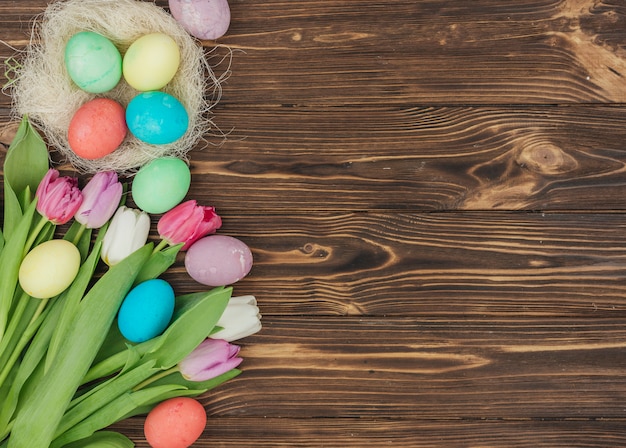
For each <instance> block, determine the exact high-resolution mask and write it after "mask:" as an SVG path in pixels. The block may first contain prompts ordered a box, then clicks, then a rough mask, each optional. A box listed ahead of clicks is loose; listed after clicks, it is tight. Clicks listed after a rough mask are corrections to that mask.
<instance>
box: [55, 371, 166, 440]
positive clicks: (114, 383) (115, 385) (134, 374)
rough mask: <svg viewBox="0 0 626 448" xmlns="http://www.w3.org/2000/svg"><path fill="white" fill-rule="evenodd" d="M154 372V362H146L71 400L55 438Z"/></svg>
mask: <svg viewBox="0 0 626 448" xmlns="http://www.w3.org/2000/svg"><path fill="white" fill-rule="evenodd" d="M156 372H158V369H155V368H154V362H147V363H145V364H142V365H140V366H139V367H136V368H134V369H132V370H130V371H128V372H126V373H123V374H120V375H117V376H115V377H113V378H110V379H109V380H107V381H105V382H103V383H101V384H99V385H98V386H97V387H95V388H94V389H92V390H91V391H90V392H89V393H87V394H85V395H82V396H81V397H79V398H77V399H75V400H73V401H72V403H71V404H70V407H69V409H68V411H67V412H66V413H65V415H63V418H62V420H61V422H60V424H59V426H58V427H57V430H56V432H55V438H56V437H59V436H60V435H61V434H63V433H64V432H66V431H69V430H70V429H72V428H73V427H74V426H76V425H77V424H78V423H80V422H81V421H83V420H84V419H86V418H87V417H89V416H90V415H91V414H93V413H94V412H96V411H97V410H98V409H100V408H102V407H104V406H106V405H107V404H108V403H110V402H111V401H113V400H114V399H116V398H117V397H119V396H120V395H122V394H124V393H126V392H128V391H129V390H131V389H132V388H133V387H135V386H136V385H138V384H139V383H141V382H142V381H144V380H146V379H147V378H149V377H151V376H152V375H154V374H155V373H156Z"/></svg>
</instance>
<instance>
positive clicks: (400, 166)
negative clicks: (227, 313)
mask: <svg viewBox="0 0 626 448" xmlns="http://www.w3.org/2000/svg"><path fill="white" fill-rule="evenodd" d="M47 3H48V1H46V0H25V1H11V0H0V41H2V42H3V44H2V43H0V59H6V58H9V57H10V56H14V55H16V54H18V55H19V53H16V51H21V50H23V49H24V48H25V46H26V45H27V43H28V41H29V39H30V30H31V25H32V22H33V20H34V18H35V17H36V15H37V14H39V13H41V12H42V11H43V10H44V9H45V7H46V5H47ZM156 4H158V5H160V6H163V7H166V8H167V1H166V0H158V1H156ZM229 4H230V6H231V12H232V21H231V27H230V29H229V31H228V33H227V35H226V36H224V37H223V38H222V39H220V40H219V41H218V42H212V41H205V42H202V45H204V47H205V48H206V51H207V53H210V54H211V56H212V59H211V61H212V63H213V64H214V68H215V71H216V73H217V74H218V75H224V76H225V77H226V79H225V81H224V82H223V84H222V88H223V90H222V96H221V98H220V101H219V103H218V104H217V105H216V106H215V107H214V108H213V109H212V111H211V112H212V118H213V121H214V123H215V128H214V129H213V132H212V133H211V134H210V135H207V136H206V142H202V143H201V144H199V146H198V148H197V149H196V150H194V151H193V152H192V153H191V154H190V156H191V160H190V166H191V169H192V179H193V181H192V186H191V190H190V192H189V197H190V198H194V199H197V200H198V201H199V202H201V203H204V204H207V205H214V206H216V208H217V210H218V212H219V213H220V215H221V216H222V218H223V221H224V224H223V227H222V229H220V232H221V233H223V234H228V235H231V236H235V237H237V238H240V239H241V240H243V241H244V242H245V243H247V244H248V245H249V246H250V248H251V249H252V251H253V255H254V260H255V263H254V266H253V269H252V271H251V273H250V275H249V276H248V277H246V278H245V279H243V280H241V281H240V282H238V283H237V284H236V285H235V289H234V293H235V295H244V294H253V295H255V296H256V297H257V299H258V301H259V305H260V307H261V312H262V313H263V323H264V328H263V330H262V331H261V332H260V333H258V334H257V335H254V336H252V337H250V338H247V339H245V340H242V341H240V344H241V346H242V351H241V354H242V356H243V357H244V362H243V364H242V365H241V367H242V369H243V374H242V375H241V376H239V377H237V378H236V379H234V380H232V381H230V382H228V383H227V384H224V385H222V386H220V387H219V388H217V389H215V390H214V391H212V392H211V393H209V394H207V395H205V396H203V397H202V398H201V401H202V403H203V404H204V405H205V407H206V409H207V413H208V415H209V424H208V425H207V428H206V430H205V433H204V434H203V437H202V438H201V440H199V441H198V442H197V443H196V444H194V446H197V447H209V446H223V447H235V446H236V447H264V446H267V447H274V446H289V447H338V446H346V447H363V446H389V445H396V446H402V447H418V448H421V447H446V448H447V447H457V446H458V447H490V448H491V447H544V446H545V447H554V446H567V447H620V446H626V437H625V435H624V434H625V431H624V429H625V428H626V414H625V412H626V411H625V410H626V407H625V403H626V376H625V374H624V372H625V371H626V358H625V357H624V350H625V349H626V299H625V297H626V294H625V292H626V213H625V211H626V209H625V204H626V200H625V198H626V176H625V171H626V170H625V166H626V151H625V149H624V142H625V141H626V27H625V26H626V4H625V3H624V2H623V1H621V0H518V1H515V2H513V1H508V2H502V1H501V0H500V1H496V0H473V1H471V2H462V1H453V0H393V1H387V2H380V1H373V0H354V1H349V2H341V1H332V0H299V1H297V2H287V1H283V0H268V1H252V0H230V1H229ZM1 72H2V71H0V73H1ZM5 81H6V77H3V76H2V75H1V74H0V83H1V84H4V83H5ZM5 92H6V93H7V94H9V93H10V90H6V91H5ZM211 94H213V92H207V95H211ZM10 105H11V98H10V96H9V95H0V143H1V144H2V146H0V162H1V161H2V160H3V159H4V154H5V150H6V145H7V144H8V143H9V142H10V140H11V138H12V137H13V135H14V134H15V130H16V126H17V124H16V120H15V117H13V116H12V114H11V109H10ZM52 157H53V160H54V161H55V163H58V165H57V166H58V167H59V168H60V169H62V170H68V171H69V170H71V167H69V166H67V165H66V164H64V163H63V161H62V160H59V159H58V158H57V157H55V155H54V154H53V155H52ZM130 203H131V204H132V198H130ZM153 219H154V222H156V219H157V218H156V217H154V218H153ZM151 237H152V238H153V239H156V238H157V235H156V233H155V232H154V231H153V234H152V235H151ZM164 278H166V279H167V280H169V281H170V282H172V284H173V285H174V286H175V288H176V290H177V291H178V292H180V293H184V292H190V291H197V290H198V287H199V285H198V284H196V283H194V282H193V281H192V280H191V279H190V278H189V277H188V276H187V275H186V273H185V271H184V267H183V257H182V255H181V256H180V257H179V259H178V261H177V263H176V264H175V266H174V268H173V269H172V270H171V271H169V272H168V273H167V274H165V275H164ZM142 423H143V419H142V418H141V417H137V418H133V419H130V420H127V421H124V422H121V423H118V424H116V425H115V426H114V428H115V429H117V430H120V431H122V432H124V433H125V434H128V435H129V436H131V437H132V439H133V440H134V441H135V443H136V444H137V446H138V447H140V448H146V447H147V446H148V445H147V443H146V442H145V440H144V437H143V434H142V426H141V425H142Z"/></svg>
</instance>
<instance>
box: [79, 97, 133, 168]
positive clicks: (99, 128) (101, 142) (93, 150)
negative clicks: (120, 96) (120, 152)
mask: <svg viewBox="0 0 626 448" xmlns="http://www.w3.org/2000/svg"><path fill="white" fill-rule="evenodd" d="M126 130H127V127H126V111H125V110H124V108H123V107H122V105H121V104H119V103H118V102H116V101H114V100H112V99H109V98H96V99H94V100H91V101H88V102H86V103H85V104H83V105H82V106H81V107H80V108H79V109H78V110H77V111H76V113H75V114H74V116H73V117H72V120H71V121H70V125H69V128H68V131H67V140H68V143H69V144H70V148H71V149H72V151H73V152H74V153H75V154H76V155H77V156H79V157H82V158H83V159H89V160H93V159H99V158H101V157H104V156H106V155H107V154H110V153H112V152H113V151H115V150H116V149H117V148H118V147H119V146H120V145H121V144H122V141H123V140H124V137H126Z"/></svg>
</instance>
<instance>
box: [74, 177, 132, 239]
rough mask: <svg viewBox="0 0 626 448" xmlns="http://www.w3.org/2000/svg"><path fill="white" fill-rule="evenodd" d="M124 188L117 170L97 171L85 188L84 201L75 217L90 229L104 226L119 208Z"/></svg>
mask: <svg viewBox="0 0 626 448" xmlns="http://www.w3.org/2000/svg"><path fill="white" fill-rule="evenodd" d="M122 190H123V187H122V184H121V183H120V182H119V181H118V179H117V173H116V172H115V171H101V172H98V173H96V174H95V175H94V176H93V177H92V178H91V180H90V181H89V182H87V185H85V188H83V203H82V204H81V205H80V207H79V208H78V210H77V211H76V214H75V215H74V219H76V221H78V222H79V223H81V224H82V225H84V226H85V227H87V228H88V229H98V228H100V227H102V226H103V225H104V224H105V223H106V222H107V221H108V220H109V219H111V216H113V213H115V211H116V210H117V208H118V206H119V203H120V199H121V198H122Z"/></svg>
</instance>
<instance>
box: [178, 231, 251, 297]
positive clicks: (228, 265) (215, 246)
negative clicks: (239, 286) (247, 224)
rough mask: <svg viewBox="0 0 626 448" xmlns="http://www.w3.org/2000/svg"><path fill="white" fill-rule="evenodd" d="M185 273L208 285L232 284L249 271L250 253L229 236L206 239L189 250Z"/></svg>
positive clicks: (241, 243) (186, 256) (245, 247)
mask: <svg viewBox="0 0 626 448" xmlns="http://www.w3.org/2000/svg"><path fill="white" fill-rule="evenodd" d="M185 268H186V269H187V273H188V274H189V275H190V276H191V278H193V279H194V280H195V281H197V282H198V283H202V284H203V285H207V286H225V285H231V284H233V283H235V282H237V281H239V280H241V279H242V278H244V277H245V276H246V275H248V273H249V272H250V269H252V252H251V251H250V248H249V247H248V246H247V245H246V244H245V243H244V242H242V241H240V240H238V239H237V238H233V237H232V236H226V235H210V236H206V237H204V238H202V239H200V240H198V241H196V242H195V243H193V245H192V246H191V247H190V248H189V250H188V251H187V254H186V255H185Z"/></svg>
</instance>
